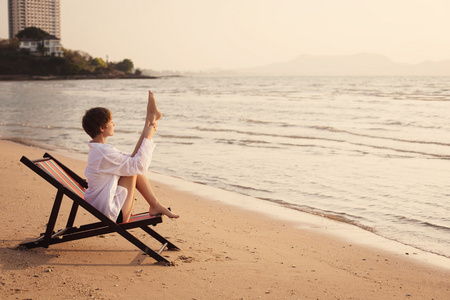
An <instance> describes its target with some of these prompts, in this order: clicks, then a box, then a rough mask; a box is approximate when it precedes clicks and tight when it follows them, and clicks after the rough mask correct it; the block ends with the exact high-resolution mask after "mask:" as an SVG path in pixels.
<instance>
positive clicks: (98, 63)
mask: <svg viewBox="0 0 450 300" xmlns="http://www.w3.org/2000/svg"><path fill="white" fill-rule="evenodd" d="M90 65H91V66H92V67H93V68H94V71H100V70H101V69H107V68H108V65H107V64H106V63H105V61H104V60H103V59H101V58H98V57H96V58H94V59H93V60H91V62H90Z"/></svg>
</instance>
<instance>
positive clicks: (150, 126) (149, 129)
mask: <svg viewBox="0 0 450 300" xmlns="http://www.w3.org/2000/svg"><path fill="white" fill-rule="evenodd" d="M157 127H158V123H157V122H153V123H151V122H150V121H149V120H145V125H144V129H143V130H142V133H141V136H140V137H139V140H138V142H137V143H136V147H135V148H134V151H133V153H131V155H130V156H131V157H134V156H135V155H136V153H137V152H138V151H139V148H140V147H141V144H142V141H143V140H144V138H146V139H151V138H152V136H153V135H154V134H155V132H156V128H157Z"/></svg>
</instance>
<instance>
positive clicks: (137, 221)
mask: <svg viewBox="0 0 450 300" xmlns="http://www.w3.org/2000/svg"><path fill="white" fill-rule="evenodd" d="M20 161H21V162H22V163H23V164H25V165H26V166H28V167H29V168H30V169H31V170H33V171H34V172H36V173H37V174H38V175H40V176H41V177H42V178H44V179H45V180H46V181H48V182H49V183H50V184H51V185H53V186H54V187H55V188H56V189H57V193H56V196H55V201H54V203H53V208H52V211H51V214H50V217H49V220H48V224H47V229H46V231H45V233H42V234H41V235H40V236H39V237H38V238H36V239H35V240H33V241H31V242H25V243H21V244H20V245H19V247H23V248H28V249H29V248H35V247H45V248H48V247H49V246H50V245H53V244H59V243H64V242H69V241H73V240H79V239H84V238H88V237H93V236H99V235H105V234H108V233H113V232H116V233H118V234H120V235H121V236H122V237H124V238H125V239H127V240H128V241H129V242H131V243H132V244H134V245H135V246H136V247H137V248H139V249H140V250H142V251H143V252H144V253H146V254H147V255H149V256H151V257H152V258H154V259H155V260H156V261H158V262H160V263H163V264H166V265H172V263H171V262H170V261H168V260H167V259H166V258H164V257H163V256H161V252H162V251H163V250H165V249H166V248H167V250H172V251H175V250H180V249H179V248H178V247H177V246H175V245H174V244H173V243H171V242H170V241H168V240H167V239H166V238H164V237H163V236H161V235H160V234H158V233H157V232H156V231H154V230H153V229H151V228H150V227H149V226H150V225H153V226H156V224H158V223H162V216H161V215H158V216H149V215H148V212H146V213H140V214H135V215H132V216H131V218H130V221H129V222H126V223H119V224H118V223H116V222H114V221H112V220H111V219H109V218H108V217H106V216H105V215H104V214H103V213H101V212H100V211H99V210H97V209H96V208H95V207H93V206H92V205H90V204H89V203H88V202H87V201H85V200H84V199H83V198H82V197H80V196H79V195H77V194H76V193H74V192H73V191H72V190H71V189H70V188H69V187H68V186H67V185H66V184H64V183H63V182H61V181H59V180H57V179H56V178H55V177H53V176H52V175H50V174H49V173H48V172H47V171H45V170H44V169H42V168H41V167H39V166H38V165H37V163H40V162H46V161H53V162H55V163H56V165H57V166H58V167H59V168H60V170H63V171H64V172H66V174H67V175H68V176H70V177H71V179H72V180H73V181H74V182H75V183H76V184H77V185H79V187H80V188H81V190H83V189H84V190H85V189H86V188H87V187H88V183H87V182H86V180H84V179H83V178H81V177H80V176H78V175H77V174H76V173H75V172H73V171H72V170H70V169H69V168H68V167H66V166H65V165H64V164H62V163H61V162H59V161H58V160H57V159H56V158H54V157H53V156H51V155H50V154H48V153H45V154H44V156H43V158H42V159H37V160H30V159H28V158H27V157H25V156H23V157H22V158H21V159H20ZM83 193H84V191H83ZM64 195H65V196H67V197H68V198H70V199H71V200H73V204H72V208H71V210H70V214H69V217H68V220H67V223H66V227H65V228H64V229H60V230H58V231H57V232H55V231H54V229H55V225H56V220H57V218H58V214H59V211H60V208H61V203H62V200H63V197H64ZM79 206H81V207H83V208H84V209H85V210H87V211H88V212H90V213H91V214H92V215H93V216H95V217H96V218H97V219H99V220H100V222H95V223H90V224H86V225H81V226H80V227H74V221H75V218H76V215H77V212H78V207H79ZM137 227H139V228H141V229H142V230H144V231H145V232H146V233H148V234H149V235H150V236H152V237H153V238H154V239H156V240H157V241H159V242H160V243H161V244H162V247H161V248H160V249H159V251H154V250H152V249H151V248H150V247H148V246H147V245H145V244H144V243H143V242H141V241H140V240H139V239H138V238H137V237H136V236H134V235H133V234H131V233H130V232H129V231H128V230H130V229H133V228H137Z"/></svg>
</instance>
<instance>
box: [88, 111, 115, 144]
mask: <svg viewBox="0 0 450 300" xmlns="http://www.w3.org/2000/svg"><path fill="white" fill-rule="evenodd" d="M111 119H112V113H111V111H110V110H109V109H107V108H104V107H94V108H91V109H88V110H87V111H86V113H85V114H84V116H83V121H82V124H83V129H84V131H86V133H87V134H89V136H90V137H91V138H95V137H96V136H97V135H99V134H100V133H101V131H100V128H105V127H106V124H108V122H109V121H111Z"/></svg>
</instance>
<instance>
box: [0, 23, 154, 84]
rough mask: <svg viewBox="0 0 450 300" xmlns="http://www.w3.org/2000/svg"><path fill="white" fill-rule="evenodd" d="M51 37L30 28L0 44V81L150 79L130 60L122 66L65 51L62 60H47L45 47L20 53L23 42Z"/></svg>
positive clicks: (124, 60)
mask: <svg viewBox="0 0 450 300" xmlns="http://www.w3.org/2000/svg"><path fill="white" fill-rule="evenodd" d="M45 36H49V34H48V33H47V32H45V31H43V30H41V29H39V28H36V27H29V28H26V29H24V30H22V31H21V32H19V33H18V34H17V35H16V38H14V39H10V40H1V41H0V79H58V78H73V79H77V78H79V79H84V78H86V79H88V78H149V77H148V76H143V75H142V72H141V71H140V70H139V69H136V70H135V69H134V64H133V62H132V61H131V60H130V59H128V58H126V59H123V60H122V61H119V62H105V61H104V60H103V59H102V58H98V57H95V58H94V57H92V56H90V55H89V54H87V53H84V52H81V51H72V50H69V49H64V48H63V49H62V51H63V55H62V56H55V55H50V56H44V55H43V53H44V47H43V46H42V45H39V46H38V52H37V53H30V50H28V49H20V47H19V45H20V40H21V39H24V38H27V39H33V40H36V41H39V40H42V39H43V38H44V37H45Z"/></svg>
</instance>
